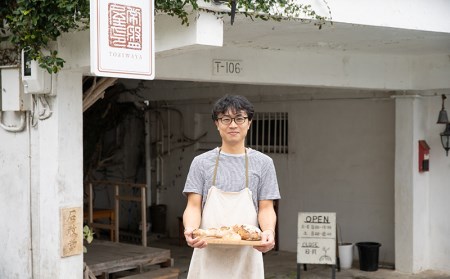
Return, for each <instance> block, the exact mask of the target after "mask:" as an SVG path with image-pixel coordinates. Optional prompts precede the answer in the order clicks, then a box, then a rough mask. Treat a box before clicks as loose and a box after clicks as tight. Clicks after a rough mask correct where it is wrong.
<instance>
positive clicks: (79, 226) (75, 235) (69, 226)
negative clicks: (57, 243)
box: [60, 207, 83, 257]
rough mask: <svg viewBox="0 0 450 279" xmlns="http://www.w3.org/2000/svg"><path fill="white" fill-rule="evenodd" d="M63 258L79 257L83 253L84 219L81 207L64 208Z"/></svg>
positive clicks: (61, 215) (62, 226)
mask: <svg viewBox="0 0 450 279" xmlns="http://www.w3.org/2000/svg"><path fill="white" fill-rule="evenodd" d="M60 218H61V220H60V222H61V256H62V257H68V256H73V255H79V254H81V253H82V252H83V219H82V214H81V207H70V208H62V209H61V212H60Z"/></svg>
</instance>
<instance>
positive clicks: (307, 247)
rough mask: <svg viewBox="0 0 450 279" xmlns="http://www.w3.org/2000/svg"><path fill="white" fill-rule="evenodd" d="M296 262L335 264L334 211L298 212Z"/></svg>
mask: <svg viewBox="0 0 450 279" xmlns="http://www.w3.org/2000/svg"><path fill="white" fill-rule="evenodd" d="M297 263H302V264H328V265H334V264H336V213H305V212H300V213H299V214H298V238H297Z"/></svg>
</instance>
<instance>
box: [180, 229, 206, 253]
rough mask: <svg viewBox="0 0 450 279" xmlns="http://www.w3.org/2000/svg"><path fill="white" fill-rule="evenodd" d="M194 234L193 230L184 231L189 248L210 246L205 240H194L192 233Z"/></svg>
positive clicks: (197, 238)
mask: <svg viewBox="0 0 450 279" xmlns="http://www.w3.org/2000/svg"><path fill="white" fill-rule="evenodd" d="M193 232H194V229H193V228H185V229H184V237H185V238H186V243H187V245H188V246H190V247H192V248H205V247H206V246H208V243H206V241H205V240H203V239H201V238H199V237H196V238H192V236H193V235H192V233H193Z"/></svg>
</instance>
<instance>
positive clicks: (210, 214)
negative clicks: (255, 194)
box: [187, 150, 264, 279]
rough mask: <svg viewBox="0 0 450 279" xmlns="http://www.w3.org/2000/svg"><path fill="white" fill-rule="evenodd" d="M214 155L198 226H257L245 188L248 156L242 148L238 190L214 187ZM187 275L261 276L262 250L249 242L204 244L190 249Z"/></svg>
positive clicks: (194, 278)
mask: <svg viewBox="0 0 450 279" xmlns="http://www.w3.org/2000/svg"><path fill="white" fill-rule="evenodd" d="M219 156H220V150H219V154H218V155H217V160H216V166H215V169H214V177H213V186H211V188H210V189H209V191H208V196H207V199H206V203H205V206H204V208H203V214H202V223H201V225H200V228H202V229H207V228H220V227H221V226H233V225H236V224H249V225H253V226H258V217H257V213H256V210H255V206H254V205H253V200H252V193H251V191H250V190H249V188H248V158H247V151H246V152H245V172H246V173H245V175H246V179H245V180H246V181H245V183H246V187H245V189H243V190H242V191H240V192H224V191H222V190H220V189H218V188H216V187H215V181H216V173H217V167H218V165H219ZM187 278H188V279H223V278H227V279H228V278H230V279H234V278H235V279H263V278H264V264H263V259H262V253H261V252H259V251H257V250H255V249H254V248H253V247H252V246H239V245H216V244H214V245H211V244H210V245H208V246H207V247H206V248H203V249H197V248H195V249H194V252H193V254H192V259H191V264H190V266H189V273H188V277H187Z"/></svg>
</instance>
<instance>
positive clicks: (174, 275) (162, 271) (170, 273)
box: [122, 267, 180, 279]
mask: <svg viewBox="0 0 450 279" xmlns="http://www.w3.org/2000/svg"><path fill="white" fill-rule="evenodd" d="M179 274H180V270H179V269H178V268H174V267H164V268H159V269H154V270H150V271H147V272H144V273H139V274H134V275H130V276H126V277H122V278H123V279H149V278H152V279H178V275H179Z"/></svg>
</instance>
